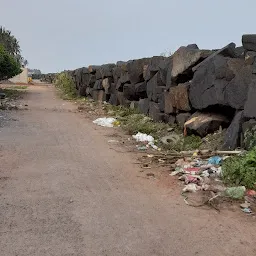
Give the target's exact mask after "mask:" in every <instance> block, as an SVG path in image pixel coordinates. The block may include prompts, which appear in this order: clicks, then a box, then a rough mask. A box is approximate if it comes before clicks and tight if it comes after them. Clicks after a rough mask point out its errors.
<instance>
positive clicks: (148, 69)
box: [143, 56, 165, 81]
mask: <svg viewBox="0 0 256 256" xmlns="http://www.w3.org/2000/svg"><path fill="white" fill-rule="evenodd" d="M164 60H165V57H163V56H153V57H152V58H151V60H150V63H149V64H148V65H145V66H144V72H143V78H144V80H145V81H149V80H150V79H151V78H152V77H153V76H154V75H155V74H156V73H157V72H158V71H159V70H160V64H161V63H162V62H163V61H164Z"/></svg>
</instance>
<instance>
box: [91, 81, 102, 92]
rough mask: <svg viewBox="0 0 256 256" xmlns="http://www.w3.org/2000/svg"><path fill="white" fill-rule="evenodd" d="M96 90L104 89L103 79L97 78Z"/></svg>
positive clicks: (94, 87)
mask: <svg viewBox="0 0 256 256" xmlns="http://www.w3.org/2000/svg"><path fill="white" fill-rule="evenodd" d="M93 89H94V90H103V86H102V80H96V82H95V84H94V86H93Z"/></svg>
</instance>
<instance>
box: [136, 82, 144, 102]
mask: <svg viewBox="0 0 256 256" xmlns="http://www.w3.org/2000/svg"><path fill="white" fill-rule="evenodd" d="M134 89H135V95H136V97H137V98H138V99H143V98H147V82H141V83H137V84H135V85H134Z"/></svg>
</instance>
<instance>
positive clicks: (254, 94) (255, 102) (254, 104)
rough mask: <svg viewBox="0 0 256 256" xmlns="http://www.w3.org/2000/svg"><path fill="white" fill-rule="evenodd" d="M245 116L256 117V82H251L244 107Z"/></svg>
mask: <svg viewBox="0 0 256 256" xmlns="http://www.w3.org/2000/svg"><path fill="white" fill-rule="evenodd" d="M244 116H245V117H248V118H255V117H256V81H255V80H253V81H251V84H250V86H249V90H248V96H247V100H246V102H245V106H244Z"/></svg>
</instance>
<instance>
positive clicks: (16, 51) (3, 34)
mask: <svg viewBox="0 0 256 256" xmlns="http://www.w3.org/2000/svg"><path fill="white" fill-rule="evenodd" d="M0 45H3V46H4V48H5V50H6V51H7V52H8V53H9V54H10V55H12V56H13V57H15V58H16V59H17V61H18V62H19V63H20V64H21V65H22V67H25V66H27V65H28V61H27V60H25V59H24V58H23V57H22V56H21V50H20V45H19V41H18V40H17V39H16V38H15V37H14V36H13V35H12V34H11V31H9V30H6V29H5V28H4V27H2V26H1V27H0Z"/></svg>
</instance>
